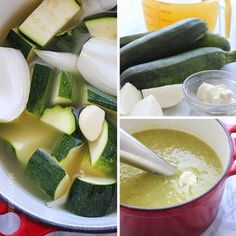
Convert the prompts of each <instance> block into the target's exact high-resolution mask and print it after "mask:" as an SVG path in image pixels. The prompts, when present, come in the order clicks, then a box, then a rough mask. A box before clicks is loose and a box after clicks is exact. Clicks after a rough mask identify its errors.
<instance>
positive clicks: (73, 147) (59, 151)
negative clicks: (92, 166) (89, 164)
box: [51, 134, 84, 175]
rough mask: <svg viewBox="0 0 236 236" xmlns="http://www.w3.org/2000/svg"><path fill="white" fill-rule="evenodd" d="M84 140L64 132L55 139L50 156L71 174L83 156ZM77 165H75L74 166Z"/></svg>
mask: <svg viewBox="0 0 236 236" xmlns="http://www.w3.org/2000/svg"><path fill="white" fill-rule="evenodd" d="M83 147H84V141H82V140H81V139H78V138H75V137H73V136H71V135H68V134H64V135H63V136H62V137H61V138H59V139H58V140H57V142H56V143H55V145H54V147H53V149H52V151H51V156H52V157H54V158H55V159H56V161H57V162H58V164H59V165H60V166H61V167H62V168H63V169H64V170H65V171H66V172H67V173H68V174H71V175H73V174H74V169H76V170H77V169H78V167H77V166H78V165H79V162H80V161H81V159H82V157H83V155H82V154H83V153H81V152H82V151H83ZM76 165H77V166H76Z"/></svg>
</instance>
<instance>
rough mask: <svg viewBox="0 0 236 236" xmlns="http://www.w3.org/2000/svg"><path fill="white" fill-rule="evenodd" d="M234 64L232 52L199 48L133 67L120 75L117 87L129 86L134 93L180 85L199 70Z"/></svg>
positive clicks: (234, 58)
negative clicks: (137, 90) (132, 88)
mask: <svg viewBox="0 0 236 236" xmlns="http://www.w3.org/2000/svg"><path fill="white" fill-rule="evenodd" d="M234 61H236V52H225V51H223V50H222V49H220V48H212V47H211V48H210V47H206V48H199V49H195V50H192V51H188V52H185V53H182V54H179V55H176V56H172V57H168V58H165V59H161V60H156V61H152V62H149V63H144V64H140V65H137V66H133V67H131V68H129V69H127V70H126V71H124V72H123V73H122V74H121V86H123V85H124V84H125V83H127V82H129V83H131V84H133V85H134V86H135V87H136V88H138V89H147V88H153V87H159V86H164V85H171V84H178V83H182V82H183V81H184V80H185V79H186V78H187V77H188V76H190V75H192V74H194V73H197V72H199V71H203V70H218V69H220V68H222V67H223V66H224V65H225V64H227V63H230V62H234Z"/></svg>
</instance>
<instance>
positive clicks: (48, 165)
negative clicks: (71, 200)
mask: <svg viewBox="0 0 236 236" xmlns="http://www.w3.org/2000/svg"><path fill="white" fill-rule="evenodd" d="M25 173H26V175H27V176H28V177H29V178H30V179H31V180H32V181H33V182H34V183H35V185H37V186H38V188H39V189H40V190H41V191H42V192H44V193H45V194H46V195H47V196H48V197H49V198H50V199H57V198H59V197H61V196H62V195H63V194H65V193H66V192H67V190H68V188H69V185H70V178H69V176H68V175H67V173H66V172H65V171H64V170H63V169H62V168H61V167H60V166H59V165H58V164H57V163H56V162H55V161H53V160H52V158H51V157H50V156H49V155H48V154H47V153H46V152H44V151H42V150H39V149H38V150H36V151H35V152H34V154H33V155H32V157H31V158H30V160H29V162H28V164H27V166H26V169H25Z"/></svg>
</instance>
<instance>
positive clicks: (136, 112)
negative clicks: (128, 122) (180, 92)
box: [130, 95, 163, 116]
mask: <svg viewBox="0 0 236 236" xmlns="http://www.w3.org/2000/svg"><path fill="white" fill-rule="evenodd" d="M130 115H131V116H163V112H162V109H161V106H160V104H159V103H158V101H157V99H156V98H155V97H154V96H153V95H149V96H148V97H145V98H144V99H143V100H141V101H139V102H138V103H137V104H136V105H135V107H134V109H133V110H132V112H131V114H130Z"/></svg>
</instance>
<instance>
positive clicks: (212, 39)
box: [188, 33, 231, 52]
mask: <svg viewBox="0 0 236 236" xmlns="http://www.w3.org/2000/svg"><path fill="white" fill-rule="evenodd" d="M202 47H215V48H221V49H222V50H224V51H227V52H229V51H230V49H231V47H230V43H229V41H228V40H227V39H225V38H224V37H222V36H220V35H218V34H212V33H207V34H205V35H204V36H203V37H202V38H200V39H199V40H197V41H196V42H194V43H193V44H192V45H191V46H190V47H189V48H188V50H193V49H196V48H202Z"/></svg>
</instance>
